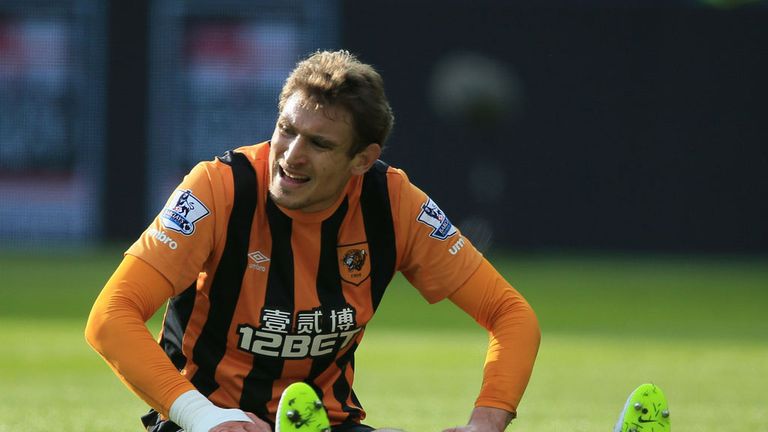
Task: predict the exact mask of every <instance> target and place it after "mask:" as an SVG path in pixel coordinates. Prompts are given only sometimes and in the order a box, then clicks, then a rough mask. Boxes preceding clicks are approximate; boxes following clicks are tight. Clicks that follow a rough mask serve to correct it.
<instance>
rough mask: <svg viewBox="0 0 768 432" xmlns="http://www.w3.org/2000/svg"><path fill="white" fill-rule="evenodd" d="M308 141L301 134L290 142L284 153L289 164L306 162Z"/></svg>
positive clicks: (294, 164)
mask: <svg viewBox="0 0 768 432" xmlns="http://www.w3.org/2000/svg"><path fill="white" fill-rule="evenodd" d="M306 146H307V144H306V142H305V140H304V139H302V137H301V136H296V137H295V138H294V139H293V140H291V141H290V142H289V143H288V146H287V147H286V149H285V152H284V153H283V159H285V162H286V163H288V164H289V165H293V166H297V165H301V164H303V163H304V162H306V157H307V155H306Z"/></svg>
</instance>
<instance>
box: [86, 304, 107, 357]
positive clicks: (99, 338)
mask: <svg viewBox="0 0 768 432" xmlns="http://www.w3.org/2000/svg"><path fill="white" fill-rule="evenodd" d="M102 317H103V315H102V314H100V313H98V311H97V310H96V307H95V306H94V308H93V310H91V313H90V315H88V321H86V323H85V341H86V342H88V345H90V346H91V348H93V349H94V350H95V351H97V352H99V353H101V352H102V348H103V343H102V342H103V338H104V334H105V333H106V329H105V327H106V326H107V323H106V321H105V320H104V319H103V318H102Z"/></svg>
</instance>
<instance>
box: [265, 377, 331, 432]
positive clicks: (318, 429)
mask: <svg viewBox="0 0 768 432" xmlns="http://www.w3.org/2000/svg"><path fill="white" fill-rule="evenodd" d="M330 430H331V425H330V423H329V422H328V413H326V412H325V407H323V403H322V402H321V401H320V399H319V398H318V397H317V394H316V393H315V391H314V390H312V387H310V386H309V385H308V384H306V383H303V382H296V383H293V384H291V385H289V386H288V387H287V388H286V389H285V391H283V395H282V396H281V397H280V403H279V404H278V406H277V419H276V420H275V432H330Z"/></svg>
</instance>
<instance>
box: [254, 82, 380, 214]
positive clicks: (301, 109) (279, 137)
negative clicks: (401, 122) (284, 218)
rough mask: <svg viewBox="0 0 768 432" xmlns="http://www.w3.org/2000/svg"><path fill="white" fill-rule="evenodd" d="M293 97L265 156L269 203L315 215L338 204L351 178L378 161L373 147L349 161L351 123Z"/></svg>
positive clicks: (344, 115) (339, 113)
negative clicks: (267, 160) (268, 171)
mask: <svg viewBox="0 0 768 432" xmlns="http://www.w3.org/2000/svg"><path fill="white" fill-rule="evenodd" d="M304 101H305V99H304V97H303V95H300V94H294V95H293V96H291V97H290V98H289V99H288V100H287V101H286V103H285V106H284V107H283V110H282V112H280V116H279V117H278V119H277V124H276V126H275V132H274V133H273V134H272V144H271V147H270V151H269V166H270V173H269V178H270V185H269V193H270V196H271V197H272V200H273V201H274V202H275V203H276V204H278V205H280V206H282V207H285V208H288V209H291V210H301V211H304V212H315V211H320V210H324V209H326V208H328V207H330V206H331V205H333V203H335V202H336V200H337V199H338V198H339V195H340V194H341V193H342V192H343V191H344V188H345V186H346V184H347V182H348V181H349V178H350V177H351V176H352V175H356V174H363V173H365V171H367V170H368V168H370V166H371V165H372V164H373V162H375V161H376V159H377V158H378V157H379V154H380V153H381V149H380V147H379V145H378V144H371V145H369V146H368V148H366V149H365V150H363V151H362V152H361V153H358V154H357V155H355V156H353V157H350V156H349V149H350V148H351V147H352V143H353V139H354V138H353V137H354V133H353V129H352V118H351V116H350V115H349V113H348V112H347V111H346V110H344V109H342V108H339V107H326V108H323V109H314V108H313V104H307V106H305V105H304Z"/></svg>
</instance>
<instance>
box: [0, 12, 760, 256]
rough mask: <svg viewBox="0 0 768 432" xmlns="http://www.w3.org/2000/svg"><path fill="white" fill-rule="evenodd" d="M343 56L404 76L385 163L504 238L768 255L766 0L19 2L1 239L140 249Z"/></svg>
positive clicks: (3, 84)
mask: <svg viewBox="0 0 768 432" xmlns="http://www.w3.org/2000/svg"><path fill="white" fill-rule="evenodd" d="M326 48H346V49H349V50H350V51H352V52H353V53H355V54H357V55H358V56H359V57H360V58H361V59H362V60H363V61H365V62H369V63H372V64H373V65H375V66H376V67H377V68H378V70H379V71H380V72H381V73H382V75H383V76H384V79H385V81H386V84H387V90H388V94H389V97H390V99H391V102H392V105H393V108H394V111H395V115H396V126H395V129H394V133H393V135H392V137H391V139H390V142H389V143H388V149H387V150H386V152H385V155H384V159H385V160H387V161H388V162H390V163H391V164H392V165H395V166H398V167H401V168H404V169H405V170H406V171H407V172H408V173H409V175H410V176H411V178H412V180H413V181H414V182H415V183H416V184H417V185H419V186H420V187H422V189H424V190H426V191H427V192H428V193H429V194H430V195H431V196H432V198H433V199H435V200H436V201H437V202H438V203H439V204H440V205H441V207H442V208H443V210H445V211H446V212H447V214H448V215H449V216H450V217H451V218H452V220H453V222H454V223H456V224H458V225H459V226H460V227H462V228H463V230H464V231H465V232H466V234H467V235H468V237H470V238H471V239H472V240H474V241H475V243H477V244H478V246H480V247H481V248H482V249H487V248H488V247H491V246H492V247H494V248H504V249H513V250H540V249H546V250H553V249H554V250H563V249H565V250H591V251H594V250H599V251H602V250H608V251H614V250H623V251H626V250H629V251H636V250H640V251H675V252H678V251H683V252H691V251H693V252H707V253H732V252H737V253H758V254H764V253H765V252H768V223H766V220H768V199H766V197H767V196H768V175H766V173H767V172H768V145H767V144H768V121H767V117H768V106H766V101H767V100H768V4H766V2H764V1H746V0H741V1H740V0H702V1H694V0H685V1H683V0H665V1H653V0H647V1H631V0H624V1H617V0H613V1H602V0H582V1H572V0H571V1H557V0H546V1H539V2H523V1H509V0H508V1H490V0H475V1H472V2H467V1H454V0H446V1H443V2H440V4H439V6H438V5H437V4H436V3H435V2H425V1H413V0H409V1H401V0H386V1H384V0H369V1H364V2H360V1H353V0H346V1H343V0H306V1H298V0H289V1H286V0H275V1H267V0H247V1H246V0H243V1H237V0H225V1H220V0H217V1H214V0H210V1H203V0H190V1H182V0H154V1H150V0H135V1H131V2H121V1H106V2H105V1H101V0H58V1H52V0H47V1H43V0H18V1H17V0H0V244H1V245H2V246H1V247H2V248H30V247H31V248H35V247H41V248H48V247H51V246H53V245H65V246H70V245H94V244H101V243H103V242H115V241H117V242H128V241H131V240H133V239H135V238H136V237H137V236H138V235H139V234H140V232H141V231H142V230H143V229H144V227H145V226H146V225H147V224H148V223H149V222H150V221H151V219H152V218H153V216H154V215H155V214H156V213H157V212H158V211H159V210H160V208H161V206H162V204H163V203H164V202H165V200H166V198H167V197H168V196H169V194H170V193H171V192H172V190H173V188H174V186H175V185H176V184H177V183H178V182H179V180H180V179H181V177H182V176H183V175H184V174H185V173H186V172H187V171H188V170H189V169H190V168H191V167H192V166H193V165H194V164H195V163H196V162H197V161H200V160H209V159H212V158H213V156H215V155H217V154H220V153H222V152H224V151H225V150H228V149H231V148H235V147H238V146H241V145H245V144H250V143H256V142H259V141H262V140H265V139H268V138H269V137H270V135H271V131H272V128H273V122H274V119H275V115H276V100H277V95H278V93H279V90H280V87H281V85H282V82H283V80H284V79H285V76H286V75H287V74H288V73H289V72H290V70H291V69H292V67H293V66H294V64H295V63H296V61H297V60H299V59H301V58H303V57H305V56H306V55H307V54H309V53H311V52H313V51H314V50H317V49H326Z"/></svg>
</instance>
